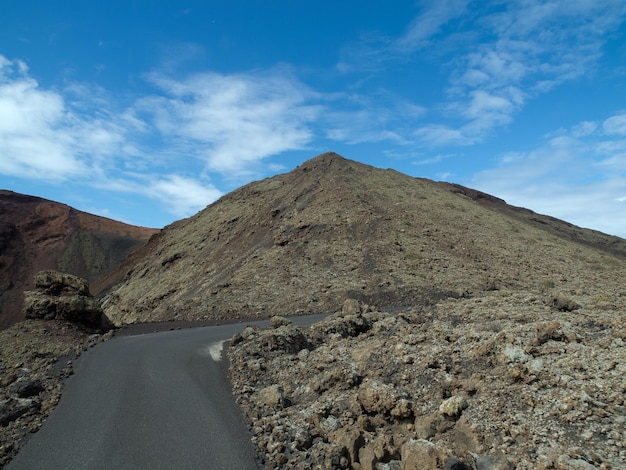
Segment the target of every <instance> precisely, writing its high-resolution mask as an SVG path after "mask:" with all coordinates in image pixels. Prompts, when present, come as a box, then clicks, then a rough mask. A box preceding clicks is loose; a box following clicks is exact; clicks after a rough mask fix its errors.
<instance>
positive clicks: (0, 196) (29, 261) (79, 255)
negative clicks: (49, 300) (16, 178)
mask: <svg viewBox="0 0 626 470" xmlns="http://www.w3.org/2000/svg"><path fill="white" fill-rule="evenodd" d="M156 232H157V230H155V229H150V228H143V227H134V226H131V225H127V224H124V223H121V222H116V221H113V220H110V219H106V218H104V217H99V216H96V215H91V214H87V213H85V212H81V211H78V210H76V209H73V208H71V207H69V206H66V205H64V204H60V203H57V202H53V201H48V200H46V199H41V198H38V197H34V196H26V195H23V194H18V193H14V192H12V191H5V190H0V328H4V327H7V326H9V325H11V324H13V323H15V322H17V321H19V320H21V319H23V317H22V304H23V294H22V293H23V291H24V290H29V289H32V287H33V277H34V274H35V273H36V272H38V271H40V270H43V269H55V270H60V271H64V272H67V273H70V274H74V275H77V276H80V277H82V278H85V279H87V280H88V281H93V280H95V279H96V278H98V277H100V276H101V275H102V274H104V273H105V272H107V271H109V270H110V269H112V268H114V267H116V266H117V265H119V263H120V262H121V261H122V260H123V259H125V258H126V257H127V256H128V255H129V254H130V253H131V252H132V251H133V250H135V249H137V248H138V247H140V246H141V245H144V244H145V243H146V241H147V240H148V239H149V238H150V236H152V235H153V234H154V233H156Z"/></svg>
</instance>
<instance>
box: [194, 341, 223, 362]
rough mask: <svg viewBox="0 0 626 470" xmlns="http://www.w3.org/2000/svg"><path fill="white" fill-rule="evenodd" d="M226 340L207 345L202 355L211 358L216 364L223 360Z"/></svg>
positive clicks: (201, 352) (201, 351) (202, 350)
mask: <svg viewBox="0 0 626 470" xmlns="http://www.w3.org/2000/svg"><path fill="white" fill-rule="evenodd" d="M225 342H226V340H225V339H224V340H222V341H216V342H215V343H211V344H207V345H206V346H204V347H203V348H202V349H201V350H200V354H201V355H203V356H205V357H210V358H211V359H213V360H214V361H215V362H219V361H221V360H222V349H223V348H224V343H225Z"/></svg>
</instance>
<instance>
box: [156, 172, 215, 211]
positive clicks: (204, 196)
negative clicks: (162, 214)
mask: <svg viewBox="0 0 626 470" xmlns="http://www.w3.org/2000/svg"><path fill="white" fill-rule="evenodd" d="M146 192H147V193H148V194H149V195H151V196H152V197H154V198H157V199H160V200H161V201H162V202H163V204H164V205H165V207H166V208H167V209H168V211H169V212H171V213H172V214H173V215H175V216H176V217H189V216H191V215H193V214H195V213H196V212H198V211H200V210H201V209H203V208H204V207H206V206H207V205H208V204H210V203H212V202H214V201H216V200H217V199H219V198H220V197H221V196H222V192H221V191H219V190H218V189H217V188H215V187H214V186H213V185H211V184H202V183H200V182H198V181H197V180H195V179H192V178H187V177H184V176H180V175H169V176H166V177H165V178H161V179H157V180H155V181H153V182H152V183H151V184H150V186H149V188H148V189H147V191H146Z"/></svg>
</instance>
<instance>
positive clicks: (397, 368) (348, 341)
mask: <svg viewBox="0 0 626 470" xmlns="http://www.w3.org/2000/svg"><path fill="white" fill-rule="evenodd" d="M597 293H598V294H599V295H600V296H603V297H604V296H606V297H611V298H612V299H614V300H613V301H612V302H610V303H609V302H606V301H604V300H600V299H598V301H597V302H595V303H592V304H587V305H586V306H584V307H583V306H579V307H581V308H577V309H576V310H574V311H572V310H569V308H562V307H567V306H566V305H563V304H562V303H557V304H555V303H554V295H553V293H551V292H545V293H544V294H542V295H534V294H532V293H524V292H512V291H509V290H500V291H492V292H487V293H484V294H482V295H480V296H476V297H474V298H471V299H447V300H443V301H441V302H439V303H438V304H437V305H435V306H431V307H414V308H408V309H405V310H403V311H401V312H379V311H376V309H375V308H372V307H370V306H367V305H363V304H359V302H357V301H355V300H348V301H346V303H345V305H344V308H343V309H342V311H339V312H337V313H335V314H334V315H331V316H329V317H328V318H327V319H326V320H324V321H322V322H320V323H318V324H316V325H313V326H311V327H307V328H299V327H296V326H293V325H291V324H290V322H289V320H288V319H286V318H284V317H276V318H273V319H272V321H271V323H270V327H269V328H267V329H265V330H260V329H256V328H251V327H248V328H247V329H246V330H244V332H243V334H242V335H238V336H236V337H235V338H233V340H232V341H231V346H230V349H229V357H230V359H231V376H232V380H233V390H234V393H235V396H236V398H237V401H238V403H239V404H240V406H241V408H242V410H243V411H244V414H245V416H246V419H247V420H248V422H249V424H250V429H251V431H252V433H253V436H254V437H253V441H254V442H255V443H256V445H257V448H258V452H259V457H260V459H261V461H262V462H263V463H264V465H265V467H266V468H272V469H279V468H285V469H310V468H324V469H349V468H352V469H362V470H374V469H383V468H384V469H417V468H424V469H443V468H446V469H481V470H484V469H508V468H517V469H529V470H530V469H533V470H534V469H560V470H569V469H573V468H577V469H578V468H580V469H591V468H605V469H609V468H623V463H624V461H626V447H625V446H624V443H625V442H626V427H625V421H624V417H625V416H626V402H625V396H626V395H625V392H626V382H625V381H624V376H625V374H626V326H625V325H626V323H625V322H624V311H625V308H626V302H625V299H624V296H623V295H620V292H615V291H612V290H611V289H608V290H602V291H598V292H597ZM572 306H573V305H570V307H572Z"/></svg>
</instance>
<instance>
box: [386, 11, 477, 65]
mask: <svg viewBox="0 0 626 470" xmlns="http://www.w3.org/2000/svg"><path fill="white" fill-rule="evenodd" d="M468 3H469V0H440V1H437V2H424V4H425V5H427V8H426V9H425V11H423V12H422V13H420V14H419V15H418V16H416V17H415V18H414V19H413V21H411V24H410V25H409V27H408V28H407V30H406V32H405V33H404V35H403V36H401V37H400V38H398V39H397V40H396V41H395V43H394V45H393V49H395V50H397V51H403V52H413V51H415V50H417V49H421V48H423V47H424V46H426V45H427V44H429V43H430V41H431V38H432V37H433V36H434V35H436V34H437V33H439V32H440V30H441V29H442V27H443V26H445V25H446V23H448V22H449V21H451V20H453V19H455V18H458V17H459V16H461V15H463V14H465V13H466V9H467V5H468Z"/></svg>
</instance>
